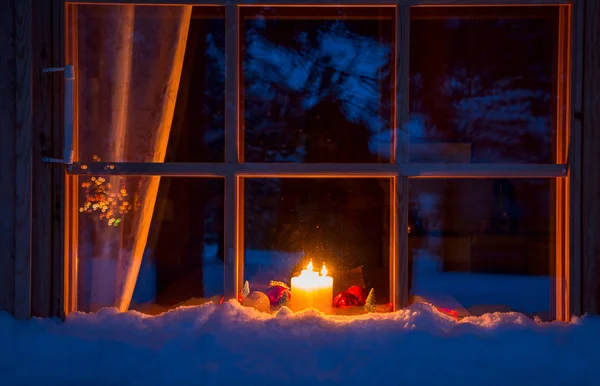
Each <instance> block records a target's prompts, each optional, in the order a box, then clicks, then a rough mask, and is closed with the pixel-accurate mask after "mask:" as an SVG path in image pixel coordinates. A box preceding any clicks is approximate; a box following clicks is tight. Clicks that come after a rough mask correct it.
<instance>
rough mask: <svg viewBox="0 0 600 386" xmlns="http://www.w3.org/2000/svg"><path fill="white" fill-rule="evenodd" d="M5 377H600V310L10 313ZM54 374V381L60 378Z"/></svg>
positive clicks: (218, 380)
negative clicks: (551, 314)
mask: <svg viewBox="0 0 600 386" xmlns="http://www.w3.org/2000/svg"><path fill="white" fill-rule="evenodd" d="M0 339H1V341H2V345H1V346H0V347H1V348H0V359H1V362H0V363H1V367H2V371H0V384H2V385H11V384H36V383H40V382H43V383H45V384H50V383H53V382H54V383H56V382H66V383H69V384H77V383H83V382H88V383H89V382H90V381H92V383H94V382H95V383H94V384H145V385H148V384H165V385H167V384H169V385H170V384H178V385H181V384H185V385H188V384H189V385H274V384H281V383H283V384H293V385H311V386H313V385H316V384H343V385H400V384H402V385H413V384H414V385H417V384H419V385H434V384H435V385H437V384H440V385H441V384H444V385H447V384H459V383H463V382H469V384H475V385H479V384H484V383H485V384H498V385H500V384H502V385H506V384H511V385H515V384H523V385H525V384H526V385H531V384H540V385H596V384H597V381H598V379H600V366H598V363H600V350H599V349H598V345H597V342H598V340H599V339H600V318H598V317H584V318H575V319H574V321H573V322H572V323H570V324H565V323H560V322H553V323H539V322H535V321H533V320H531V319H529V318H527V317H525V316H523V315H521V314H517V313H506V314H501V313H495V314H487V315H484V316H481V317H468V318H464V319H461V320H455V319H453V318H452V317H449V316H447V315H444V314H441V313H439V312H438V311H436V310H435V309H434V308H433V307H431V306H429V305H426V304H415V305H413V306H411V307H409V308H407V309H405V310H401V311H398V312H394V313H388V314H367V315H363V316H355V317H346V316H325V315H322V314H320V313H318V312H316V311H313V310H308V311H304V312H300V313H296V314H294V313H292V312H290V311H289V310H288V309H286V308H283V309H282V310H280V311H279V312H277V313H276V314H273V315H269V314H262V313H259V312H258V311H256V310H254V309H251V308H244V307H242V306H240V305H239V304H237V303H236V302H235V301H232V302H229V303H224V304H222V305H214V304H212V303H211V304H205V305H202V306H197V307H180V308H178V309H175V310H172V311H169V312H166V313H164V314H161V315H159V316H148V315H144V314H141V313H138V312H127V313H118V312H117V311H116V310H115V309H104V310H101V311H100V312H98V313H95V314H84V313H74V314H71V315H70V316H69V317H68V318H67V320H66V321H65V322H61V321H58V320H50V319H32V320H30V321H28V322H18V321H15V320H14V319H13V318H12V317H10V316H8V315H7V314H5V313H2V314H0ZM48 382H50V383H48Z"/></svg>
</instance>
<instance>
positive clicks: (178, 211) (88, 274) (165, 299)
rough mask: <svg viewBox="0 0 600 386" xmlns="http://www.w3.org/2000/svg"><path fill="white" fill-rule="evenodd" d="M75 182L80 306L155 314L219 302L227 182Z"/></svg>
mask: <svg viewBox="0 0 600 386" xmlns="http://www.w3.org/2000/svg"><path fill="white" fill-rule="evenodd" d="M78 179H79V188H78V189H79V206H80V209H79V211H80V213H79V216H78V238H77V243H78V245H77V249H78V267H77V268H78V278H77V280H78V284H77V294H78V304H77V308H78V310H80V311H95V310H97V309H99V308H101V307H112V306H116V307H120V308H122V307H124V308H125V309H127V305H128V304H131V305H130V309H134V310H138V311H141V312H145V313H150V314H157V313H160V312H162V311H166V310H167V309H170V308H174V307H176V306H178V305H195V304H201V303H203V302H205V301H209V300H214V301H217V302H219V301H220V299H221V296H222V295H223V277H224V276H223V275H224V272H223V253H222V250H223V180H221V179H199V178H166V177H162V178H160V177H123V176H93V177H92V176H79V177H78ZM138 270H139V273H138ZM132 290H133V291H132Z"/></svg>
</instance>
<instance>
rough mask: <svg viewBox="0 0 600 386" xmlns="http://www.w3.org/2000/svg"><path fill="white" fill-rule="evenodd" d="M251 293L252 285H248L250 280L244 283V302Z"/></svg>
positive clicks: (242, 295)
mask: <svg viewBox="0 0 600 386" xmlns="http://www.w3.org/2000/svg"><path fill="white" fill-rule="evenodd" d="M249 293H250V283H248V280H246V281H245V282H244V288H243V289H242V293H241V297H242V301H243V300H244V299H245V298H246V296H248V294H249Z"/></svg>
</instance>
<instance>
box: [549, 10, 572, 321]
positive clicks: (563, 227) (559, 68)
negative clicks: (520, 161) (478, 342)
mask: <svg viewBox="0 0 600 386" xmlns="http://www.w3.org/2000/svg"><path fill="white" fill-rule="evenodd" d="M569 26H570V8H569V7H568V6H564V7H559V17H558V41H557V42H556V44H557V59H558V60H557V63H556V67H555V68H556V70H555V71H556V76H557V90H556V109H555V111H556V113H555V117H554V119H555V120H556V136H555V152H556V163H559V164H564V163H566V162H567V148H568V142H567V139H568V138H569V120H568V118H567V114H568V113H569V104H568V100H569V92H568V90H569V83H570V82H569V79H568V75H569V60H570V53H569V50H570V41H569V37H570V28H569ZM553 186H554V189H553V200H552V201H551V205H552V207H551V213H552V214H553V217H552V220H551V221H552V224H551V225H552V227H553V229H554V235H553V238H552V241H553V243H554V249H551V254H550V259H551V262H550V264H551V265H550V266H551V267H553V268H554V269H553V271H554V272H553V273H554V286H553V287H554V288H553V291H551V292H552V300H553V302H552V304H553V311H554V316H555V319H557V320H561V321H566V320H568V318H569V316H568V315H569V308H570V305H569V300H570V299H569V248H568V244H567V240H568V234H569V228H568V226H567V225H568V218H569V217H568V216H569V208H568V207H567V206H568V197H567V194H568V189H567V188H568V181H567V180H566V179H563V178H557V179H556V180H555V181H554V184H553Z"/></svg>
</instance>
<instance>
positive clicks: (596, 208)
mask: <svg viewBox="0 0 600 386" xmlns="http://www.w3.org/2000/svg"><path fill="white" fill-rule="evenodd" d="M583 30H584V34H583V35H584V45H583V56H584V58H583V111H582V114H581V116H580V118H581V119H582V120H583V168H582V169H583V170H582V171H583V175H582V196H583V199H582V205H583V206H582V213H583V219H582V220H583V221H582V230H583V245H582V256H581V257H582V261H581V269H582V272H581V297H582V301H581V304H582V311H583V312H584V313H585V312H590V313H595V314H600V1H598V0H586V4H585V23H584V28H583Z"/></svg>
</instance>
